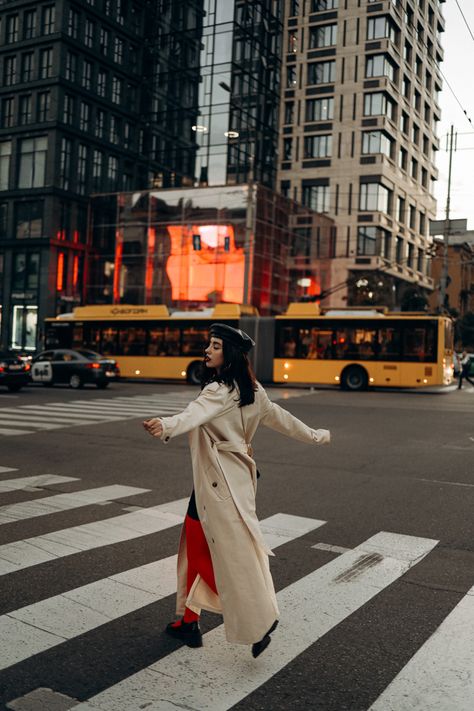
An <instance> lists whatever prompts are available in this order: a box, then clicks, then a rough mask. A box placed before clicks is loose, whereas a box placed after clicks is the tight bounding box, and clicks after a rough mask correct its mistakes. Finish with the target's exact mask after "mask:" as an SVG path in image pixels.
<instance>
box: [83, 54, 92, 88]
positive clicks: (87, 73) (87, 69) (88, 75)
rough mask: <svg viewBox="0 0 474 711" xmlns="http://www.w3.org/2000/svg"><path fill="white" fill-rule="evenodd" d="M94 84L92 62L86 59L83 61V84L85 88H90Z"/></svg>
mask: <svg viewBox="0 0 474 711" xmlns="http://www.w3.org/2000/svg"><path fill="white" fill-rule="evenodd" d="M91 85H92V62H89V61H88V60H87V59H84V61H83V62H82V86H83V87H84V89H90V88H91Z"/></svg>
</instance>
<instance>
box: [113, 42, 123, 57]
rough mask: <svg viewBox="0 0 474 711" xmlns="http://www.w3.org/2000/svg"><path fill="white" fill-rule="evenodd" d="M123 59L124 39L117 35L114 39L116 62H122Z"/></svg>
mask: <svg viewBox="0 0 474 711" xmlns="http://www.w3.org/2000/svg"><path fill="white" fill-rule="evenodd" d="M122 61H123V40H121V39H120V37H116V38H115V40H114V62H117V64H122Z"/></svg>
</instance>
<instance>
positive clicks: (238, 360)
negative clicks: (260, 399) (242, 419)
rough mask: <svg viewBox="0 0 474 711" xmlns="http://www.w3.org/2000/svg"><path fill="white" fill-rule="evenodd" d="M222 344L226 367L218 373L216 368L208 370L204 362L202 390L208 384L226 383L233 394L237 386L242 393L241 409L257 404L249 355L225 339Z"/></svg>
mask: <svg viewBox="0 0 474 711" xmlns="http://www.w3.org/2000/svg"><path fill="white" fill-rule="evenodd" d="M222 344H223V345H222V349H223V354H224V365H223V366H222V368H221V370H220V373H218V372H217V370H216V369H215V368H208V367H207V366H206V364H205V362H204V361H203V363H202V365H201V374H200V376H201V389H202V388H203V387H204V386H205V385H207V384H208V383H213V382H217V383H225V385H228V386H229V389H230V392H232V391H233V390H235V385H236V384H237V387H238V388H239V393H240V400H239V407H244V405H251V404H252V403H253V402H255V391H256V390H257V387H258V386H257V379H256V377H255V373H254V372H253V370H252V366H251V365H250V362H249V359H248V357H247V354H246V353H244V352H243V351H241V350H240V348H236V347H235V346H233V345H232V343H229V342H228V341H226V340H225V339H222Z"/></svg>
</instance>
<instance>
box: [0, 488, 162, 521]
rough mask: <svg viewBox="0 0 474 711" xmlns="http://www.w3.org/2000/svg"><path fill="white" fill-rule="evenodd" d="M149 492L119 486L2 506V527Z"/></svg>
mask: <svg viewBox="0 0 474 711" xmlns="http://www.w3.org/2000/svg"><path fill="white" fill-rule="evenodd" d="M149 491H150V489H139V488H137V487H135V486H120V485H118V484H117V485H113V486H100V487H97V488H96V489H84V490H82V491H74V492H72V493H70V494H55V495H54V496H46V497H44V498H42V499H35V500H34V501H24V502H22V503H18V504H10V505H8V504H7V505H5V506H0V525H3V524H5V523H12V522H13V521H23V520H25V519H29V518H36V517H37V516H46V515H47V514H52V513H57V512H58V511H69V510H71V509H77V508H80V507H82V506H90V505H91V504H98V503H100V502H103V501H111V500H113V499H124V498H127V497H128V496H136V495H137V494H144V493H146V492H149Z"/></svg>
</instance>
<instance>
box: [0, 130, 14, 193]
mask: <svg viewBox="0 0 474 711" xmlns="http://www.w3.org/2000/svg"><path fill="white" fill-rule="evenodd" d="M11 156H12V142H11V141H2V142H1V143H0V190H8V189H9V187H10V161H11Z"/></svg>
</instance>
